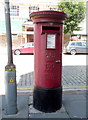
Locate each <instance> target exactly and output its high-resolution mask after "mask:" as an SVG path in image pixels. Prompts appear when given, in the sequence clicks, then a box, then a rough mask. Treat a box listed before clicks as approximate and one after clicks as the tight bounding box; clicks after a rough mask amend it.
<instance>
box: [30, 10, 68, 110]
mask: <svg viewBox="0 0 88 120" xmlns="http://www.w3.org/2000/svg"><path fill="white" fill-rule="evenodd" d="M30 17H31V19H32V20H33V23H34V91H33V107H34V108H36V109H37V110H40V111H42V112H55V111H56V110H58V109H60V108H61V106H62V31H63V22H64V20H65V19H66V18H67V15H66V14H65V13H64V12H58V11H39V12H33V13H31V14H30Z"/></svg>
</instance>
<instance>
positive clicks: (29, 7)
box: [0, 0, 85, 46]
mask: <svg viewBox="0 0 88 120" xmlns="http://www.w3.org/2000/svg"><path fill="white" fill-rule="evenodd" d="M60 1H61V0H35V1H33V0H9V2H10V17H11V32H12V43H13V46H19V45H20V44H23V43H27V42H32V41H34V27H33V23H32V21H31V20H30V17H29V15H30V14H31V13H32V12H36V11H40V10H41V11H42V10H58V3H59V2H60ZM4 5H5V4H4V0H0V15H1V17H0V45H1V46H6V28H5V12H4ZM84 23H85V21H84ZM84 29H85V28H84ZM82 33H83V32H82ZM74 35H78V33H77V31H76V32H75V33H74ZM84 36H85V35H84ZM65 38H67V39H69V37H65ZM65 41H66V40H65Z"/></svg>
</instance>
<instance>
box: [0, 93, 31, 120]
mask: <svg viewBox="0 0 88 120" xmlns="http://www.w3.org/2000/svg"><path fill="white" fill-rule="evenodd" d="M28 99H29V96H28V95H18V96H17V107H18V113H17V114H13V115H6V114H5V96H2V119H1V120H28Z"/></svg>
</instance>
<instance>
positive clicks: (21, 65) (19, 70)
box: [0, 53, 86, 95]
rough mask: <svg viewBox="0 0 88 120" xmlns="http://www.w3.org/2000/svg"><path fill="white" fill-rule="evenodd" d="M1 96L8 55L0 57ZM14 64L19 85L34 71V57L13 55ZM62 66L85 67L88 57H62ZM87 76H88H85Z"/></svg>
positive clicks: (3, 91)
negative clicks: (20, 81) (23, 77)
mask: <svg viewBox="0 0 88 120" xmlns="http://www.w3.org/2000/svg"><path fill="white" fill-rule="evenodd" d="M0 58H1V62H0V68H1V71H0V78H1V80H0V95H1V94H4V93H5V89H4V87H5V86H4V79H5V66H6V64H7V55H6V53H4V54H1V55H0ZM13 62H14V64H15V65H16V80H17V84H18V83H19V80H20V79H21V77H22V76H23V75H24V74H25V75H27V74H28V73H32V72H33V71H34V55H13ZM62 65H63V67H64V66H85V65H86V55H83V54H82V55H81V54H80V55H67V54H66V55H64V54H63V55H62ZM85 76H86V75H85Z"/></svg>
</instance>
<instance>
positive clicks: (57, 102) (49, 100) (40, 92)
mask: <svg viewBox="0 0 88 120" xmlns="http://www.w3.org/2000/svg"><path fill="white" fill-rule="evenodd" d="M61 106H62V87H58V88H53V89H45V88H39V87H34V92H33V107H34V108H36V109H37V110H39V111H42V112H46V113H49V112H56V111H57V110H59V109H60V108H61Z"/></svg>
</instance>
